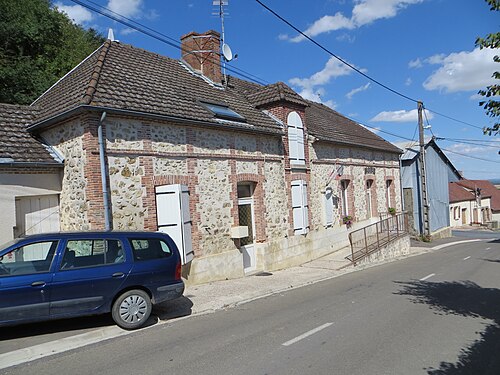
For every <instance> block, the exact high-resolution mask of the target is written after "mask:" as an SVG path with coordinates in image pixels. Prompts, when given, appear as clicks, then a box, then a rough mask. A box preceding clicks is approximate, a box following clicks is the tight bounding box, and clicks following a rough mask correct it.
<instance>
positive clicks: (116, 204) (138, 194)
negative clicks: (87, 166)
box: [108, 156, 146, 230]
mask: <svg viewBox="0 0 500 375" xmlns="http://www.w3.org/2000/svg"><path fill="white" fill-rule="evenodd" d="M108 172H109V185H110V192H111V206H112V209H111V211H112V215H113V229H115V230H143V229H144V216H145V214H146V209H145V208H144V207H143V205H142V197H143V196H144V194H146V191H145V188H144V187H143V186H142V184H141V178H142V176H144V168H143V167H142V166H141V165H140V161H139V157H113V156H109V157H108Z"/></svg>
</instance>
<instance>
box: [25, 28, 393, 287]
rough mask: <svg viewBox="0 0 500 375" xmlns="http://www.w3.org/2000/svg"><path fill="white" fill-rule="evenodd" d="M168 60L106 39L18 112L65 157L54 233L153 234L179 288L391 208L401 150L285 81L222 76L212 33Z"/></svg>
mask: <svg viewBox="0 0 500 375" xmlns="http://www.w3.org/2000/svg"><path fill="white" fill-rule="evenodd" d="M181 41H182V45H183V48H182V50H183V56H182V58H181V59H180V60H175V59H171V58H168V57H164V56H159V55H157V54H155V53H151V52H148V51H145V50H142V49H138V48H135V47H132V46H129V45H124V44H120V43H118V42H116V41H111V40H108V41H106V42H105V43H104V44H103V45H102V46H101V47H100V48H99V49H98V50H96V51H95V52H94V53H93V54H92V55H90V56H89V57H88V58H86V59H85V60H84V61H82V62H81V63H80V64H79V65H78V66H77V67H75V68H74V69H73V70H72V71H71V72H69V73H68V74H67V75H65V76H64V77H62V78H61V79H60V80H59V81H58V82H57V83H56V84H55V85H54V86H53V87H51V88H50V89H49V90H47V92H45V93H44V94H43V95H42V96H40V97H39V98H38V99H37V100H36V101H35V102H34V103H33V105H32V106H31V107H30V108H31V110H33V111H34V112H35V115H34V117H33V118H32V120H31V122H30V125H29V126H28V128H27V129H28V132H29V133H30V134H31V135H32V136H34V137H37V139H39V140H40V141H41V142H44V143H46V144H47V145H50V147H52V148H53V149H55V150H56V151H57V153H58V154H60V155H61V156H62V158H63V159H64V169H63V172H62V177H61V189H60V192H59V197H60V198H59V204H60V228H61V230H89V229H105V228H106V227H111V228H113V229H115V230H120V229H123V230H125V229H126V230H144V229H145V230H161V231H165V232H167V233H169V234H170V235H171V236H172V237H173V238H174V240H175V241H176V243H177V244H178V246H179V248H180V250H181V253H182V257H183V261H184V264H185V265H184V268H183V272H184V276H185V277H186V279H187V281H188V282H192V283H200V282H206V281H210V280H217V279H224V278H234V277H241V276H244V275H245V274H246V273H249V272H256V271H261V270H267V271H272V270H276V269H280V268H284V267H288V266H292V265H298V264H301V263H303V262H306V261H308V260H311V259H314V258H318V257H320V256H323V255H325V254H328V253H330V252H332V251H334V250H337V249H340V248H342V247H344V246H346V245H347V244H348V237H347V234H348V229H347V228H346V226H345V225H343V222H342V218H343V217H344V216H351V217H352V219H353V221H354V225H353V226H352V229H354V228H356V227H359V226H363V225H365V224H369V223H372V222H374V221H376V220H377V218H378V217H379V215H380V214H382V213H386V212H387V209H388V208H389V207H394V208H396V209H397V210H398V211H401V209H402V203H401V189H400V173H399V156H400V152H401V151H400V150H399V149H398V148H397V147H395V146H393V145H392V144H390V143H389V142H387V141H385V140H383V139H382V138H380V137H379V136H377V135H375V134H373V133H371V132H370V131H368V130H366V129H365V128H363V127H361V126H360V125H358V124H356V123H354V122H353V121H351V120H349V119H347V118H345V117H344V116H342V115H341V114H339V113H337V112H336V111H334V110H332V109H330V108H328V107H326V106H324V105H321V104H318V103H314V102H310V101H307V100H304V99H303V98H302V97H301V96H300V95H298V94H297V93H296V92H294V91H293V90H292V89H291V88H290V87H288V86H287V85H286V84H284V83H281V82H279V83H275V84H271V85H267V86H261V85H258V84H255V83H251V82H247V81H244V80H241V79H237V78H235V77H230V76H224V75H223V74H222V72H221V68H220V63H219V62H220V54H219V51H220V36H219V34H218V33H217V32H215V31H208V32H206V33H204V34H197V33H194V32H192V33H189V34H186V35H184V36H183V37H182V38H181Z"/></svg>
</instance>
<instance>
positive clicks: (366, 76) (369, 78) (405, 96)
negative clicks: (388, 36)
mask: <svg viewBox="0 0 500 375" xmlns="http://www.w3.org/2000/svg"><path fill="white" fill-rule="evenodd" d="M255 1H256V2H257V3H258V4H260V5H261V6H262V7H263V8H265V9H266V10H268V11H269V12H270V13H271V14H273V15H274V16H275V17H277V18H278V19H280V20H281V21H283V22H284V23H286V24H287V25H288V26H290V27H291V28H292V29H294V30H295V31H296V32H298V33H299V34H300V35H302V36H303V37H304V38H306V39H307V40H309V41H310V42H312V43H313V44H315V45H316V46H317V47H319V48H320V49H322V50H323V51H325V52H326V53H328V54H329V55H330V56H332V57H334V58H335V59H337V60H338V61H340V62H341V63H343V64H345V65H346V66H348V67H349V68H351V69H352V70H354V71H355V72H357V73H358V74H360V75H362V76H363V77H365V78H366V79H368V80H370V81H372V82H373V83H375V84H377V85H379V86H380V87H382V88H384V89H386V90H388V91H390V92H392V93H393V94H396V95H398V96H400V97H402V98H404V99H407V100H409V101H412V102H414V103H418V102H419V101H418V100H416V99H413V98H411V97H409V96H407V95H405V94H403V93H401V92H399V91H397V90H395V89H393V88H391V87H389V86H387V85H385V84H383V83H382V82H380V81H378V80H376V79H375V78H372V77H370V76H369V75H368V74H366V73H363V72H362V71H361V70H359V69H358V68H356V67H355V66H353V65H352V64H350V63H348V62H347V61H345V60H344V59H342V58H341V57H339V56H337V55H336V54H334V53H333V52H331V51H330V50H329V49H327V48H326V47H324V46H323V45H321V44H320V43H318V42H316V41H315V40H314V39H313V38H311V37H310V36H308V35H307V34H305V33H304V32H303V31H302V30H300V29H299V28H298V27H296V26H295V25H293V24H292V23H291V22H290V21H288V20H286V19H285V18H284V17H282V16H281V15H279V14H278V13H277V12H275V11H274V10H272V9H271V8H269V7H268V6H267V5H265V4H264V3H263V2H262V1H260V0H255ZM427 110H428V111H430V112H432V113H434V114H436V115H438V116H442V117H445V118H447V119H449V120H453V121H456V122H459V123H462V124H464V125H468V126H471V127H473V128H476V129H481V130H483V128H482V127H480V126H477V125H473V124H470V123H468V122H465V121H462V120H458V119H456V118H453V117H451V116H448V115H445V114H442V113H439V112H437V111H434V110H430V109H427Z"/></svg>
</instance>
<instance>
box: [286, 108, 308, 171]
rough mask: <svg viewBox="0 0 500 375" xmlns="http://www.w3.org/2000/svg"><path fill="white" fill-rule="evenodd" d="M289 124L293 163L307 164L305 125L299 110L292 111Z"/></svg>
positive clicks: (290, 152) (290, 153)
mask: <svg viewBox="0 0 500 375" xmlns="http://www.w3.org/2000/svg"><path fill="white" fill-rule="evenodd" d="M287 124H288V149H289V157H290V162H291V163H292V164H305V162H306V159H305V151H304V125H303V124H302V120H301V118H300V116H299V114H298V113H297V112H290V114H289V115H288V118H287Z"/></svg>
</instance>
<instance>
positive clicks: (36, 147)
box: [0, 104, 56, 165]
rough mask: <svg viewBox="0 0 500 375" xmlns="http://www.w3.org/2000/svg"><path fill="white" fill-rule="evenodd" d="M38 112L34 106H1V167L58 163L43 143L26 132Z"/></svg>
mask: <svg viewBox="0 0 500 375" xmlns="http://www.w3.org/2000/svg"><path fill="white" fill-rule="evenodd" d="M37 110H38V108H37V107H33V106H32V107H30V106H24V105H11V104H0V165H1V164H2V163H8V164H10V163H42V164H54V163H56V160H55V159H54V158H53V157H52V156H51V154H50V153H49V151H48V150H47V149H46V148H45V147H44V146H43V145H42V143H40V142H39V141H37V140H36V139H35V138H33V136H32V135H31V134H29V133H28V132H27V131H26V127H27V126H28V125H29V124H30V123H31V122H32V121H33V117H34V115H35V113H36V111H37Z"/></svg>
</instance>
